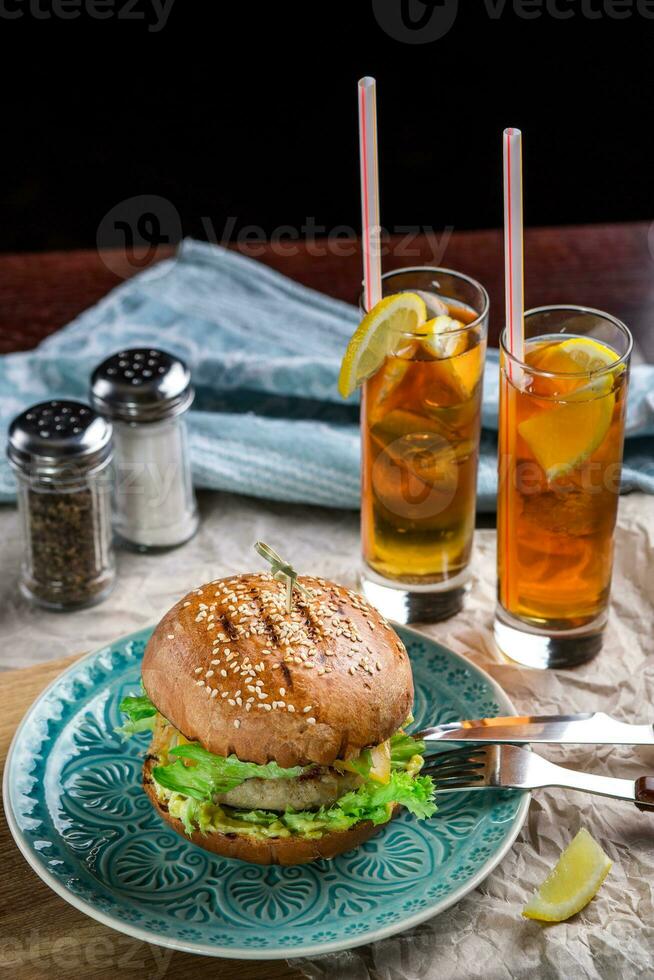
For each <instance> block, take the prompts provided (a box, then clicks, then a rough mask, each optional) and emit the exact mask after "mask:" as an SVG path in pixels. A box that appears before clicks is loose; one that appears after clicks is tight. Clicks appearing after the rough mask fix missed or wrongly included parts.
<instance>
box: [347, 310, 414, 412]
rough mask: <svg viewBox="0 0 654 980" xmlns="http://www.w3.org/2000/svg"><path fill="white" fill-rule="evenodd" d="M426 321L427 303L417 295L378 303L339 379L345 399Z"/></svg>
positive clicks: (354, 341)
mask: <svg viewBox="0 0 654 980" xmlns="http://www.w3.org/2000/svg"><path fill="white" fill-rule="evenodd" d="M426 319H427V307H426V306H425V301H424V300H423V299H421V297H420V296H418V295H416V293H396V294H395V295H394V296H387V297H386V299H382V300H381V301H380V302H379V303H377V305H376V306H374V307H373V308H372V310H371V311H370V313H367V314H366V315H365V316H364V318H363V320H362V321H361V323H360V324H359V326H358V327H357V329H356V330H355V332H354V334H353V336H352V339H351V340H350V342H349V344H348V345H347V350H346V351H345V356H344V357H343V362H342V364H341V372H340V374H339V377H338V390H339V392H340V394H341V395H342V396H343V398H347V397H348V396H349V395H351V394H352V392H353V391H354V390H355V389H356V388H358V387H359V385H360V384H362V383H363V382H364V381H365V380H366V378H369V377H370V376H371V375H372V374H374V373H375V371H377V370H378V368H379V367H380V366H381V365H382V364H383V362H384V358H385V357H386V356H387V355H388V354H390V353H392V351H393V349H394V347H395V346H396V345H397V344H398V343H399V342H400V338H401V335H402V334H406V333H415V332H416V330H417V329H418V327H420V326H421V324H423V323H424V322H425V320H426Z"/></svg>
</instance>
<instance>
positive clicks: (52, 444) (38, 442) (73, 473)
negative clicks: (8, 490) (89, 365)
mask: <svg viewBox="0 0 654 980" xmlns="http://www.w3.org/2000/svg"><path fill="white" fill-rule="evenodd" d="M7 455H8V457H9V462H10V463H11V466H12V468H13V470H14V472H15V474H16V479H17V483H18V509H19V513H20V516H21V520H22V525H23V531H24V541H25V554H24V558H23V563H22V568H21V578H20V589H21V592H22V593H23V595H25V596H26V597H27V598H28V599H30V600H32V601H33V602H36V603H37V604H38V605H41V606H44V607H46V608H47V609H61V610H63V609H79V608H82V607H84V606H91V605H94V604H95V603H96V602H100V601H101V600H102V599H104V598H105V596H106V595H107V594H108V593H109V591H110V590H111V588H112V586H113V584H114V577H115V567H114V557H113V550H112V530H111V480H110V475H109V464H110V462H111V456H112V442H111V425H110V424H109V423H108V422H106V421H105V419H103V418H101V417H100V416H99V415H98V414H97V413H96V412H94V411H93V409H91V408H89V407H88V406H86V405H82V404H81V403H80V402H75V401H47V402H42V403H41V404H39V405H34V406H33V407H32V408H29V409H27V411H25V412H23V413H22V414H21V415H19V416H18V417H17V418H15V419H14V421H13V422H12V423H11V426H10V427H9V445H8V448H7Z"/></svg>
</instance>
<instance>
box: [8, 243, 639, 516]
mask: <svg viewBox="0 0 654 980" xmlns="http://www.w3.org/2000/svg"><path fill="white" fill-rule="evenodd" d="M357 322H358V313H357V310H356V309H355V308H354V307H353V306H349V305H348V304H346V303H342V302H340V301H338V300H334V299H330V298H329V297H327V296H324V295H322V294H321V293H317V292H315V291H314V290H311V289H307V288H306V287H304V286H301V285H299V284H298V283H296V282H293V281H292V280H290V279H287V278H285V277H284V276H282V275H280V274H279V273H277V272H274V271H273V270H272V269H270V268H268V267H267V266H265V265H263V264H262V263H259V262H256V261H254V260H252V259H248V258H245V257H243V256H242V255H239V254H237V253H236V252H233V251H229V250H226V249H223V248H217V247H215V246H213V245H207V244H205V243H202V242H196V241H191V240H187V241H185V242H183V244H182V245H181V247H180V250H179V252H178V254H177V256H176V258H175V259H171V260H169V261H166V262H162V263H161V264H159V265H157V266H155V267H154V268H152V269H150V270H147V271H146V272H144V273H142V274H141V275H139V276H136V277H135V278H134V279H131V280H129V281H128V282H126V283H124V284H123V285H121V286H119V287H118V288H117V289H115V290H114V291H113V292H112V293H110V294H109V295H108V296H107V297H105V299H103V300H102V301H101V302H100V303H98V305H97V306H95V307H93V308H91V309H90V310H87V311H86V312H85V313H83V314H82V315H81V316H79V317H77V319H76V320H74V321H73V323H71V324H70V325H69V326H68V327H66V328H64V329H63V330H60V331H59V332H58V333H56V334H53V335H52V336H51V337H49V338H48V339H47V340H45V341H43V343H42V344H41V345H40V346H39V347H38V348H36V350H34V351H27V352H21V353H16V354H8V355H6V356H4V357H2V358H0V438H2V439H3V442H4V441H5V440H6V431H7V427H8V425H9V423H10V421H11V419H12V418H13V417H14V416H15V415H17V414H18V413H19V412H21V411H22V410H23V409H25V408H26V407H28V406H29V405H31V404H33V403H35V402H38V401H42V400H44V399H46V398H63V397H68V398H78V399H82V400H87V398H88V383H89V377H90V374H91V371H92V370H93V368H94V367H95V366H96V364H98V362H99V361H101V360H102V359H104V358H105V357H106V356H108V355H109V354H112V353H114V352H115V351H117V350H120V349H121V348H123V347H136V346H148V345H151V346H153V347H163V348H164V349H166V350H170V351H171V352H174V353H176V354H178V355H179V356H181V357H182V358H184V360H185V361H186V362H187V363H188V364H189V366H190V368H191V370H192V373H193V383H194V385H195V388H196V393H197V394H196V400H195V404H194V407H193V410H192V411H191V413H190V419H189V424H190V442H191V452H192V458H193V472H194V479H195V482H196V484H197V485H198V486H201V487H210V488H214V489H221V490H231V491H236V492H238V493H245V494H250V495H252V496H255V497H266V498H270V499H274V500H286V501H296V502H306V503H312V504H322V505H326V506H332V507H344V508H356V507H357V506H358V502H359V436H358V408H357V405H356V398H354V399H352V400H351V401H350V402H349V403H344V402H343V401H342V400H341V399H340V397H339V395H338V392H337V390H336V378H337V375H338V370H339V366H340V361H341V357H342V354H343V350H344V349H345V345H346V343H347V341H348V339H349V337H350V336H351V334H352V332H353V330H354V328H355V326H356V324H357ZM497 399H498V352H497V351H496V350H491V351H489V352H488V358H487V365H486V375H485V389H484V435H483V439H482V453H481V461H480V471H479V507H480V509H482V510H494V509H495V498H496V486H497V481H496V472H495V469H496V463H495V453H496V443H495V435H494V432H493V430H496V429H497ZM627 434H628V440H627V448H626V453H625V469H624V478H623V483H624V488H625V489H627V490H629V489H640V490H645V491H646V492H648V493H654V365H638V366H636V367H634V368H633V371H632V378H631V388H630V396H629V416H628V424H627ZM14 497H15V486H14V479H13V475H12V473H11V471H10V468H9V466H8V464H7V462H6V459H5V458H4V455H3V456H2V458H1V459H0V500H2V501H9V500H12V499H13V498H14Z"/></svg>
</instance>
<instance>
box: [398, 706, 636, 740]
mask: <svg viewBox="0 0 654 980" xmlns="http://www.w3.org/2000/svg"><path fill="white" fill-rule="evenodd" d="M412 734H413V737H414V738H420V739H422V740H423V741H425V742H443V741H449V742H498V743H501V742H513V743H519V744H520V743H527V742H533V743H545V742H560V743H562V744H579V745H654V725H630V724H627V722H624V721H618V720H617V719H616V718H611V717H610V715H606V714H604V712H603V711H596V712H594V713H593V714H582V715H523V716H522V717H517V716H516V717H512V716H511V717H507V718H480V719H478V720H476V721H453V722H449V723H446V724H444V725H435V726H433V727H432V728H425V729H423V730H422V731H421V732H416V733H415V734H414V733H412Z"/></svg>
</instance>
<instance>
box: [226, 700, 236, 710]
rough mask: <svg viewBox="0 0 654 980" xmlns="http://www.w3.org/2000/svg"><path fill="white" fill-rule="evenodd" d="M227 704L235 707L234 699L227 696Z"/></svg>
mask: <svg viewBox="0 0 654 980" xmlns="http://www.w3.org/2000/svg"><path fill="white" fill-rule="evenodd" d="M227 704H231V706H232V708H235V707H236V701H235V700H234V698H228V699H227Z"/></svg>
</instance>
